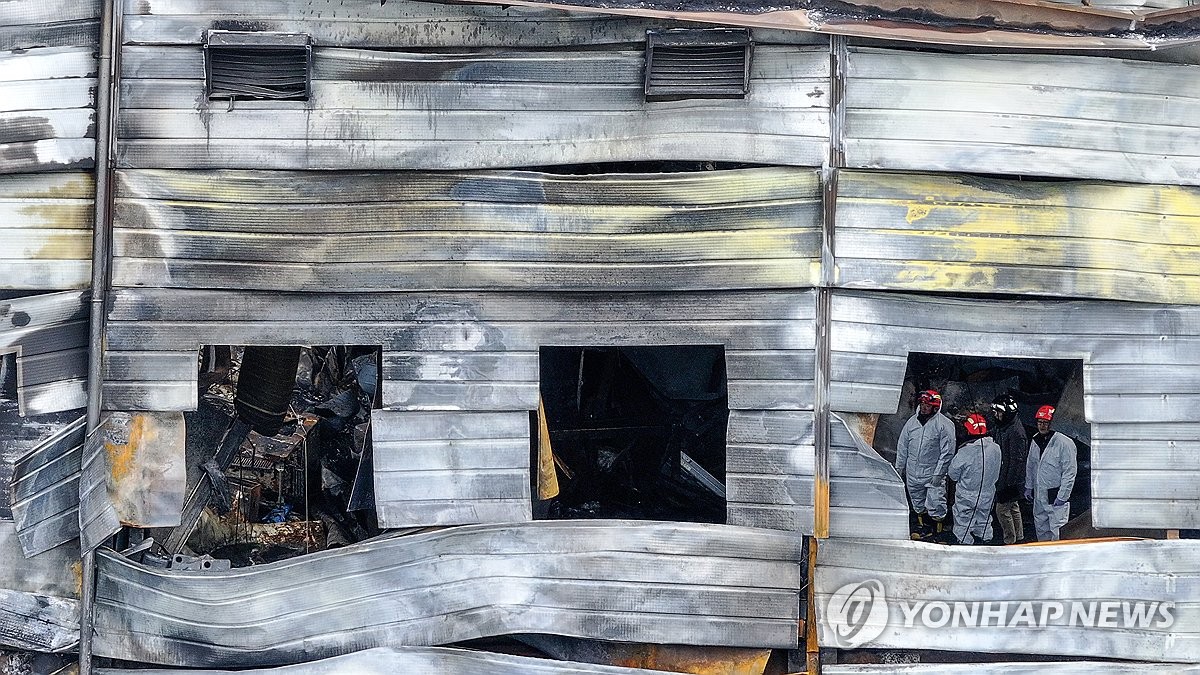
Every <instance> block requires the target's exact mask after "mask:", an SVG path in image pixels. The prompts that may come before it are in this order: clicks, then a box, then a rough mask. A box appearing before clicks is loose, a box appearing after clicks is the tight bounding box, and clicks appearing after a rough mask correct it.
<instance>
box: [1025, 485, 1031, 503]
mask: <svg viewBox="0 0 1200 675" xmlns="http://www.w3.org/2000/svg"><path fill="white" fill-rule="evenodd" d="M1025 501H1027V502H1031V501H1033V490H1030V489H1029V488H1025Z"/></svg>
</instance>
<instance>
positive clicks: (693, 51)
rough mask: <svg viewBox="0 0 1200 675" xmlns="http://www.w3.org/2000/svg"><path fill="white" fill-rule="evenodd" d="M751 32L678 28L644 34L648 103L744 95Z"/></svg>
mask: <svg viewBox="0 0 1200 675" xmlns="http://www.w3.org/2000/svg"><path fill="white" fill-rule="evenodd" d="M750 49H751V42H750V31H748V30H746V29H744V28H698V29H695V28H679V29H670V30H664V31H650V32H648V33H647V34H646V78H645V95H646V100H647V101H669V100H679V99H688V98H710V99H711V98H745V97H746V93H747V92H749V90H750Z"/></svg>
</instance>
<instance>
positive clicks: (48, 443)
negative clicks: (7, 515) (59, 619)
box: [12, 417, 85, 557]
mask: <svg viewBox="0 0 1200 675" xmlns="http://www.w3.org/2000/svg"><path fill="white" fill-rule="evenodd" d="M84 435H85V434H84V418H82V417H80V418H79V419H78V420H76V421H75V422H73V423H72V424H70V425H68V426H67V427H65V428H64V429H62V430H61V431H59V432H58V433H56V434H54V435H53V436H51V437H50V438H48V439H46V440H45V441H43V442H42V443H41V444H39V445H38V446H37V447H35V448H33V449H32V450H30V451H29V452H28V453H27V454H25V455H24V456H22V457H19V458H17V461H16V462H15V463H14V467H13V483H12V497H13V505H12V513H13V521H14V524H15V525H16V526H17V535H18V536H19V537H20V540H21V550H22V551H24V553H25V555H26V556H27V557H31V556H34V555H37V554H39V553H42V552H44V551H48V550H50V549H52V548H55V547H56V546H60V545H62V544H65V543H66V542H68V541H72V540H74V539H76V538H78V537H79V467H80V457H81V456H82V454H83V438H84Z"/></svg>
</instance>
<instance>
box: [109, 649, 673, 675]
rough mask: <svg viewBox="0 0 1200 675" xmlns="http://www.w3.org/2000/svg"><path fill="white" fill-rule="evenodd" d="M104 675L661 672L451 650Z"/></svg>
mask: <svg viewBox="0 0 1200 675" xmlns="http://www.w3.org/2000/svg"><path fill="white" fill-rule="evenodd" d="M96 672H97V674H98V675H225V674H226V673H234V672H237V673H246V674H248V675H333V674H334V673H358V674H359V675H390V674H392V673H444V674H445V675H511V673H530V674H532V675H567V674H569V673H586V674H595V675H652V674H653V673H660V672H661V671H658V670H644V669H642V668H622V667H620V666H605V665H597V664H594V663H580V662H577V661H555V660H551V659H539V658H532V657H528V656H513V655H511V654H494V653H490V652H480V651H470V650H466V649H455V648H451V647H376V648H373V649H364V650H362V651H360V652H354V653H353V654H344V655H342V656H334V657H332V658H328V659H321V660H319V661H313V662H311V663H299V664H296V665H293V666H279V667H277V668H255V669H252V670H237V671H230V670H211V669H201V670H196V669H194V668H187V669H184V670H175V669H169V668H149V669H137V670H122V669H115V668H100V669H97V671H96Z"/></svg>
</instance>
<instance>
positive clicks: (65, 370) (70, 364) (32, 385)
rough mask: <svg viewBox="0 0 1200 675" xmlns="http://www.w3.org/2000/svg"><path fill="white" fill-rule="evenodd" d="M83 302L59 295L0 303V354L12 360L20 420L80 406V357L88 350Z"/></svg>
mask: <svg viewBox="0 0 1200 675" xmlns="http://www.w3.org/2000/svg"><path fill="white" fill-rule="evenodd" d="M88 296H89V294H88V292H87V291H63V292H61V293H45V294H41V295H29V296H23V297H19V298H13V299H10V300H4V301H0V352H15V353H16V354H17V401H18V403H19V405H20V411H21V414H22V415H35V414H40V413H49V412H58V411H61V410H72V409H74V408H82V407H83V406H84V403H85V392H84V386H85V384H86V380H87V361H86V358H80V353H81V352H82V351H83V350H84V349H85V348H86V346H87V320H88V313H89V310H88ZM26 368H28V369H29V370H30V371H32V376H31V377H30V378H29V381H28V382H26V380H25V378H26Z"/></svg>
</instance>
